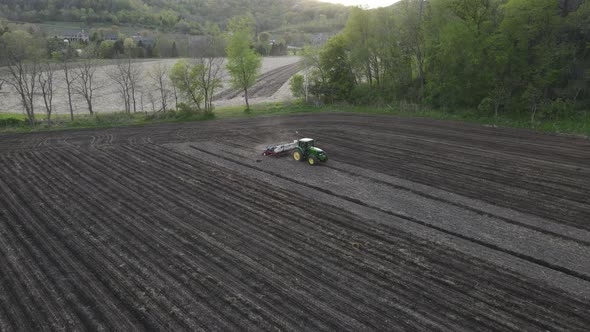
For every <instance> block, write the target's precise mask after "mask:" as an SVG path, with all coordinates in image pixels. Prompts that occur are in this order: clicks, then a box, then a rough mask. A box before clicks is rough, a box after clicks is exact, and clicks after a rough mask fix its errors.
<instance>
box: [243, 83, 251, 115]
mask: <svg viewBox="0 0 590 332" xmlns="http://www.w3.org/2000/svg"><path fill="white" fill-rule="evenodd" d="M244 97H245V98H246V110H247V111H249V110H250V104H249V103H248V88H245V89H244Z"/></svg>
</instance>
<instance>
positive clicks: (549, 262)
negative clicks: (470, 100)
mask: <svg viewBox="0 0 590 332" xmlns="http://www.w3.org/2000/svg"><path fill="white" fill-rule="evenodd" d="M301 136H309V137H314V138H316V139H317V143H318V145H319V146H321V147H322V148H323V149H325V150H326V151H327V153H328V155H329V157H330V160H329V161H328V162H327V163H326V164H323V165H321V166H320V167H311V166H308V165H306V164H304V163H297V162H295V161H293V160H291V159H290V158H274V159H273V158H266V157H262V156H260V152H261V151H262V148H263V147H264V146H265V145H268V144H272V143H277V142H281V141H289V140H291V139H294V138H297V137H301ZM589 147H590V141H588V140H585V139H580V138H567V137H559V136H550V135H542V134H537V133H533V132H530V131H523V130H512V129H497V128H488V127H481V126H475V125H466V124H458V123H453V122H440V121H431V120H417V119H401V118H396V117H388V116H366V115H358V114H307V115H293V116H281V117H262V118H255V119H239V120H226V121H208V122H201V123H187V124H165V125H155V126H145V127H132V128H117V129H91V130H78V131H64V132H50V133H49V132H46V133H32V134H0V175H1V176H0V257H1V258H0V261H2V262H3V264H2V270H1V272H0V330H62V329H74V330H80V329H88V330H95V329H109V330H114V329H118V330H145V329H174V330H223V331H227V330H238V329H240V330H246V329H248V330H296V331H316V330H336V331H359V330H375V331H384V330H414V331H425V330H446V331H458V330H468V331H473V330H477V331H483V330H513V331H521V330H552V331H557V330H561V331H584V330H587V328H588V326H590V315H588V313H589V312H590V301H589V300H590V271H589V270H590V264H589V260H588V257H590V256H589V253H590V232H589V231H590V226H589V223H588V222H589V221H590V202H589V199H588V197H590V195H589V194H590V189H589V188H590V186H589V185H590V177H589V176H588V175H590V167H589V166H588V165H590V152H588V151H589V149H588V148H589Z"/></svg>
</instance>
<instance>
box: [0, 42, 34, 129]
mask: <svg viewBox="0 0 590 332" xmlns="http://www.w3.org/2000/svg"><path fill="white" fill-rule="evenodd" d="M2 44H3V45H2V47H1V48H2V53H4V55H3V56H2V58H4V59H3V60H4V62H5V63H6V68H7V71H8V78H7V79H6V82H7V83H8V84H9V85H11V86H12V87H13V88H14V89H15V90H16V92H17V93H18V95H19V97H20V99H21V103H22V105H23V108H24V110H25V113H26V115H27V118H28V120H29V123H30V124H31V126H35V103H34V96H35V91H36V88H37V86H36V82H37V73H38V71H39V59H40V58H41V55H42V53H43V50H42V48H41V47H40V46H38V43H37V41H36V40H35V39H34V38H33V37H32V36H31V35H30V34H29V33H27V32H25V31H15V32H7V33H5V34H4V35H3V36H2Z"/></svg>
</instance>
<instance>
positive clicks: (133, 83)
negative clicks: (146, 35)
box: [107, 58, 141, 113]
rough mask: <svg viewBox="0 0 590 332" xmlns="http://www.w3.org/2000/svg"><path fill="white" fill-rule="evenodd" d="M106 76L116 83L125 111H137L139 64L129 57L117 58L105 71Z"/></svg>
mask: <svg viewBox="0 0 590 332" xmlns="http://www.w3.org/2000/svg"><path fill="white" fill-rule="evenodd" d="M107 76H108V77H109V78H110V79H111V80H113V81H114V82H115V83H116V84H117V87H118V89H119V93H120V94H121V98H122V99H123V103H124V105H125V112H127V113H131V109H133V112H134V113H135V112H137V98H136V92H137V90H138V85H139V81H140V78H141V70H140V68H139V66H138V65H137V64H136V63H134V62H132V60H131V58H125V59H121V58H118V59H117V60H116V63H115V66H114V67H112V68H111V69H110V70H109V71H107Z"/></svg>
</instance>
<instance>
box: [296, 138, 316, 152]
mask: <svg viewBox="0 0 590 332" xmlns="http://www.w3.org/2000/svg"><path fill="white" fill-rule="evenodd" d="M313 144H314V140H313V138H302V139H300V140H299V142H298V145H299V147H300V148H301V149H302V150H303V151H307V149H309V148H313V146H314V145H313Z"/></svg>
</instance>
